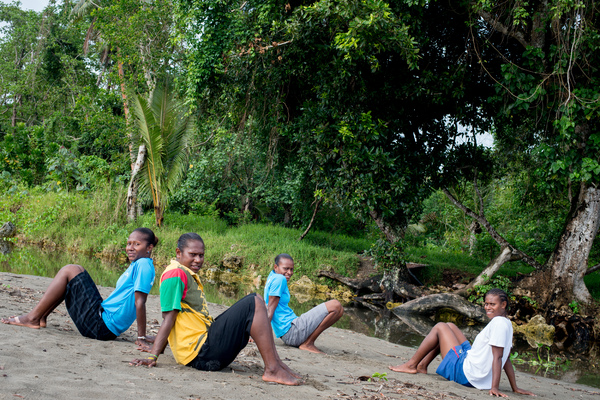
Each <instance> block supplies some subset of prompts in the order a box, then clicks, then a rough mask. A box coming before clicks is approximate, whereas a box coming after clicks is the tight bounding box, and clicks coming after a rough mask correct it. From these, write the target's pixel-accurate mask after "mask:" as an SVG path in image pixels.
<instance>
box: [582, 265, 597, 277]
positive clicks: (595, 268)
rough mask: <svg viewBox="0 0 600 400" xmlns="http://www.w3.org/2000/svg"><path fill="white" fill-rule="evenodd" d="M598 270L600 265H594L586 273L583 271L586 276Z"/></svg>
mask: <svg viewBox="0 0 600 400" xmlns="http://www.w3.org/2000/svg"><path fill="white" fill-rule="evenodd" d="M599 269H600V264H596V265H594V266H593V267H592V268H589V269H588V270H587V271H585V274H586V275H589V274H591V273H592V272H596V271H598V270H599Z"/></svg>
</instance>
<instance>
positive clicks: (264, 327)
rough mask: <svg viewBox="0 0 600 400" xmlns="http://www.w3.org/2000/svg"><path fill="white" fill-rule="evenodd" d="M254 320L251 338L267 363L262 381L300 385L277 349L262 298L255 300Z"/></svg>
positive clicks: (257, 297)
mask: <svg viewBox="0 0 600 400" xmlns="http://www.w3.org/2000/svg"><path fill="white" fill-rule="evenodd" d="M254 302H255V303H254V304H255V305H254V320H253V321H252V326H251V327H250V336H252V338H253V339H254V342H256V346H257V347H258V351H259V352H260V356H261V357H262V359H263V362H264V363H265V371H264V373H263V376H262V379H263V381H265V382H275V383H281V384H283V385H299V384H300V381H299V380H298V379H297V378H296V377H295V376H294V375H293V374H292V373H291V372H290V371H291V370H290V369H289V368H288V367H287V365H285V364H284V363H283V361H281V359H280V358H279V355H278V354H277V349H276V348H275V340H274V339H273V331H272V329H271V323H270V322H269V318H268V317H267V308H266V307H265V302H264V300H263V299H262V297H260V296H256V297H255V298H254Z"/></svg>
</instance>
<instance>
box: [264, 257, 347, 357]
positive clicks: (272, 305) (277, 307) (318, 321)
mask: <svg viewBox="0 0 600 400" xmlns="http://www.w3.org/2000/svg"><path fill="white" fill-rule="evenodd" d="M293 274H294V260H293V259H292V256H290V255H289V254H286V253H281V254H279V255H278V256H277V257H275V266H274V267H273V271H271V273H270V274H269V277H268V278H267V283H266V285H265V302H266V303H267V315H268V317H269V319H270V320H271V326H272V327H273V332H275V336H277V337H278V338H281V340H283V342H284V343H285V344H287V345H288V346H293V347H298V348H299V349H301V350H307V351H310V352H313V353H323V352H322V351H321V350H319V349H318V348H317V347H316V346H315V340H316V339H317V338H318V337H319V335H320V334H321V333H323V331H324V330H325V329H327V328H329V327H330V326H331V325H333V324H335V323H336V322H337V321H338V320H339V319H340V318H341V317H342V315H344V308H343V307H342V305H341V304H340V302H339V301H337V300H329V301H327V302H325V303H321V304H319V305H318V306H316V307H314V308H313V309H311V310H309V311H307V312H305V313H304V314H302V315H301V316H299V317H298V316H296V314H295V313H294V311H292V309H291V308H290V307H289V306H288V303H289V301H290V291H289V289H288V281H289V280H290V278H291V277H292V275H293Z"/></svg>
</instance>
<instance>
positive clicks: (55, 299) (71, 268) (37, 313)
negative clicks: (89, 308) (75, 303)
mask: <svg viewBox="0 0 600 400" xmlns="http://www.w3.org/2000/svg"><path fill="white" fill-rule="evenodd" d="M83 271H84V269H83V267H82V266H80V265H75V264H68V265H65V266H64V267H62V268H61V269H60V271H58V273H57V274H56V276H55V277H54V279H53V280H52V282H50V286H48V289H46V293H44V295H43V296H42V299H41V300H40V302H39V303H38V304H37V305H36V306H35V307H34V308H33V310H31V311H30V312H29V313H28V314H26V315H20V316H18V317H11V318H2V322H3V323H5V324H11V325H20V326H26V327H28V328H34V329H39V328H40V327H45V326H46V318H47V317H48V315H49V314H50V313H51V312H52V311H54V309H55V308H56V307H58V305H59V304H60V303H62V301H63V300H64V298H65V293H66V292H67V284H68V283H69V282H70V281H71V279H73V278H74V277H76V276H77V275H79V274H80V273H82V272H83Z"/></svg>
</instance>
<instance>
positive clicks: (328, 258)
mask: <svg viewBox="0 0 600 400" xmlns="http://www.w3.org/2000/svg"><path fill="white" fill-rule="evenodd" d="M124 202H125V192H124V190H123V189H122V188H108V187H107V188H105V189H104V190H102V191H97V192H94V193H89V194H86V195H84V194H79V193H71V194H67V193H52V192H45V191H32V192H27V191H21V192H18V193H15V194H12V195H5V196H3V198H2V200H0V222H4V221H12V222H13V223H14V224H15V225H16V226H17V229H18V239H19V240H20V241H22V242H29V243H38V244H42V245H43V246H44V247H47V248H53V247H56V248H60V249H65V250H68V251H71V252H78V253H85V254H96V255H98V256H104V257H111V256H113V257H114V256H115V255H118V254H121V253H122V252H123V250H124V246H125V242H126V240H127V237H128V235H129V233H130V232H131V231H132V230H133V229H135V228H136V227H138V226H146V227H150V228H151V229H153V230H154V232H155V234H156V235H157V236H158V237H159V239H160V242H159V246H157V248H156V250H155V253H154V258H155V261H156V265H157V266H162V265H165V264H166V263H167V262H168V260H169V259H170V258H172V257H173V256H174V254H175V247H176V242H177V238H178V237H179V236H180V235H181V234H182V233H185V232H196V233H198V234H200V235H201V236H202V237H203V238H204V240H205V243H206V263H207V264H208V265H209V266H213V265H214V266H218V265H219V264H220V263H221V260H222V259H223V258H224V257H225V256H226V255H237V256H240V257H242V259H243V265H244V268H248V267H249V266H250V265H253V266H254V268H255V269H257V270H259V271H261V272H263V273H266V272H268V270H269V269H270V268H271V267H272V262H273V258H274V257H275V256H276V255H277V254H278V253H281V252H286V253H289V254H291V255H292V256H293V257H294V258H295V260H296V265H297V271H298V275H297V276H298V277H299V276H301V275H307V276H309V277H310V278H315V277H316V273H317V271H318V270H320V269H323V268H333V269H334V270H335V271H336V272H338V273H340V274H343V275H352V274H353V273H355V272H356V271H357V268H358V259H357V258H356V255H357V254H358V253H361V252H363V251H364V250H366V249H368V248H369V246H370V243H371V242H370V241H369V240H366V239H357V238H353V237H349V236H345V235H335V234H327V233H324V232H311V233H310V234H309V235H308V236H307V237H306V238H305V239H304V240H303V241H301V242H299V241H298V240H297V239H298V237H299V236H300V234H301V231H300V230H298V229H289V228H283V227H279V226H273V225H267V224H261V223H249V224H244V225H240V226H234V227H231V226H227V224H226V223H225V222H224V221H222V220H219V219H217V218H214V217H208V216H198V215H180V214H167V215H166V216H165V222H164V225H163V227H161V228H156V227H154V226H153V225H154V217H153V215H152V214H146V215H142V216H141V217H140V218H139V219H138V221H137V222H136V223H135V224H127V222H126V221H125V220H124V219H123V215H124V214H125V213H124Z"/></svg>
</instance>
